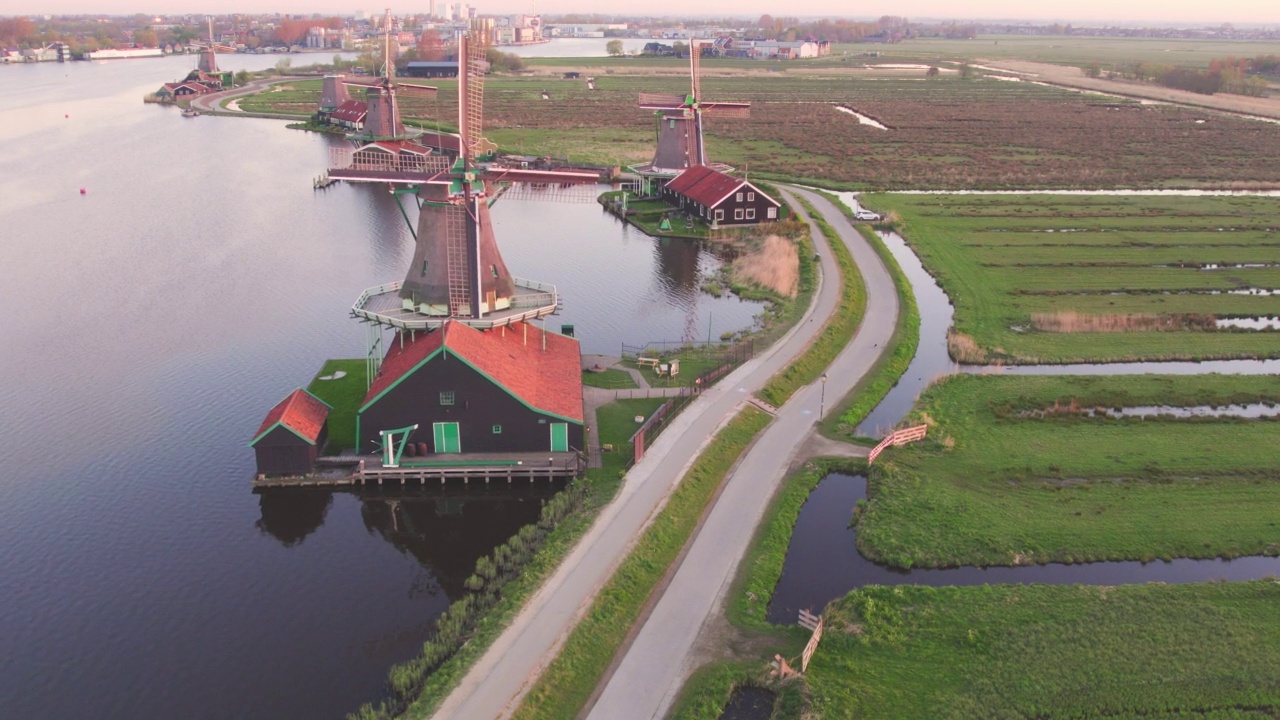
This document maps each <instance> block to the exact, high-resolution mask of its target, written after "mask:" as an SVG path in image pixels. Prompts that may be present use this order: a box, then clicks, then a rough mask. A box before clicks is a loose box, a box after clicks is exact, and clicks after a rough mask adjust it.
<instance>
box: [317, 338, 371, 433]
mask: <svg viewBox="0 0 1280 720" xmlns="http://www.w3.org/2000/svg"><path fill="white" fill-rule="evenodd" d="M338 373H343V376H342V377H334V376H335V375H337V374H338ZM367 373H368V368H367V367H366V363H365V361H364V360H363V359H359V358H358V359H355V360H326V361H325V363H324V365H323V366H322V367H321V368H320V372H318V373H316V376H315V377H314V378H313V379H312V380H311V384H310V385H308V386H307V392H309V393H311V394H312V395H315V396H316V397H318V398H320V399H321V400H323V401H325V402H327V403H329V406H330V407H332V408H333V409H332V410H330V411H329V446H328V448H327V449H325V448H322V449H323V450H325V451H326V452H329V453H332V454H337V453H338V452H340V451H342V450H348V449H351V448H354V447H355V446H356V411H357V410H359V409H360V403H361V402H362V401H363V400H364V396H365V393H366V392H367V391H368V389H369V383H368V379H367V377H366V375H367ZM325 377H328V378H332V379H330V380H321V378H325Z"/></svg>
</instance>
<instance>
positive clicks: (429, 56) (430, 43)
mask: <svg viewBox="0 0 1280 720" xmlns="http://www.w3.org/2000/svg"><path fill="white" fill-rule="evenodd" d="M418 59H419V60H425V61H428V62H439V61H441V60H444V40H442V39H440V31H439V30H436V29H435V28H427V29H426V30H423V31H422V35H421V36H419V38H418Z"/></svg>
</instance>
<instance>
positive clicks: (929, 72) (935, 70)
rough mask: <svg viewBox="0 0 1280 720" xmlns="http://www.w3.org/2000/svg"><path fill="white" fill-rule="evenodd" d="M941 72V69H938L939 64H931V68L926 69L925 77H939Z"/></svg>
mask: <svg viewBox="0 0 1280 720" xmlns="http://www.w3.org/2000/svg"><path fill="white" fill-rule="evenodd" d="M939 72H940V71H939V70H938V66H937V65H930V66H929V69H928V70H925V71H924V76H925V77H938V73H939Z"/></svg>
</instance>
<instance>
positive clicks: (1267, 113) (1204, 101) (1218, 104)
mask: <svg viewBox="0 0 1280 720" xmlns="http://www.w3.org/2000/svg"><path fill="white" fill-rule="evenodd" d="M978 62H979V63H981V64H982V65H984V66H986V67H990V68H998V69H1000V70H1007V71H1009V72H1012V73H1018V74H1020V75H1023V76H1024V77H1025V78H1026V79H1028V80H1038V81H1040V82H1047V83H1050V84H1052V85H1063V86H1066V87H1073V88H1080V89H1083V90H1096V91H1098V92H1103V93H1111V94H1113V95H1123V96H1125V97H1131V98H1139V99H1145V100H1158V101H1160V102H1167V103H1173V104H1175V105H1189V106H1192V107H1200V108H1208V109H1211V110H1222V111H1224V112H1233V113H1243V114H1245V115H1257V116H1260V117H1267V118H1274V119H1280V98H1275V97H1271V98H1255V97H1245V96H1243V95H1228V94H1225V93H1219V94H1217V95H1201V94H1199V93H1193V92H1188V91H1186V90H1175V89H1173V88H1166V87H1160V86H1159V85H1147V84H1142V83H1135V82H1130V81H1125V80H1106V79H1103V78H1090V77H1085V74H1084V72H1083V71H1082V70H1081V69H1080V68H1078V67H1067V66H1064V65H1050V64H1048V63H1037V62H1030V61H1025V60H979V61H978Z"/></svg>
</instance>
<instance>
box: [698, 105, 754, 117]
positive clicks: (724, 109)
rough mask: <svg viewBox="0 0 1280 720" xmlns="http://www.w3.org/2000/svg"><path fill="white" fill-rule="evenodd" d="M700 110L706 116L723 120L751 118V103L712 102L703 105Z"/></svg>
mask: <svg viewBox="0 0 1280 720" xmlns="http://www.w3.org/2000/svg"><path fill="white" fill-rule="evenodd" d="M699 107H700V109H701V110H702V111H703V112H705V113H708V114H711V115H715V116H716V117H723V118H749V117H751V103H737V102H713V103H703V104H702V105H700V106H699Z"/></svg>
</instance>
